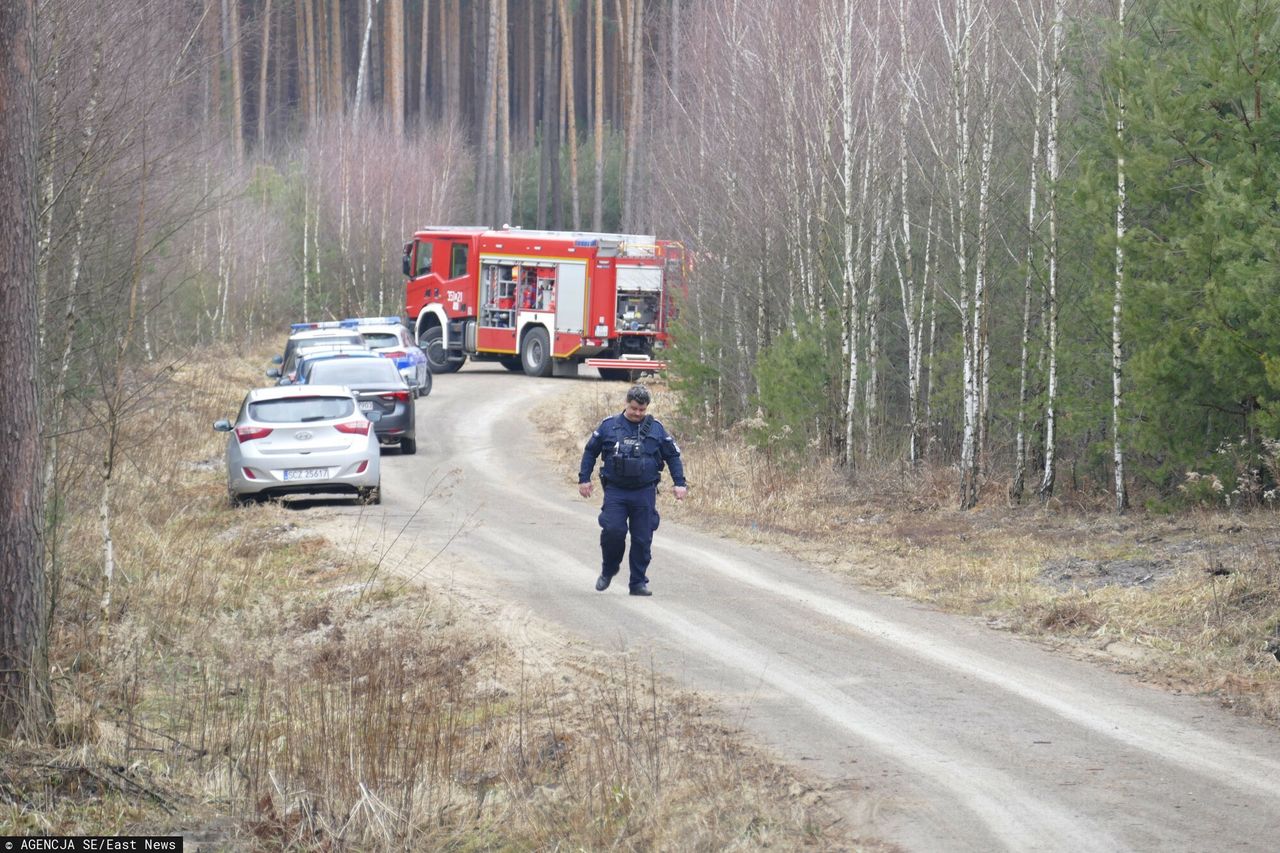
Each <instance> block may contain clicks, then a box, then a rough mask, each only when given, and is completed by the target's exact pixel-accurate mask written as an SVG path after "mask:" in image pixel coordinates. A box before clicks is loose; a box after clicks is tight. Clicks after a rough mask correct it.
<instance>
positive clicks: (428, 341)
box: [418, 326, 462, 373]
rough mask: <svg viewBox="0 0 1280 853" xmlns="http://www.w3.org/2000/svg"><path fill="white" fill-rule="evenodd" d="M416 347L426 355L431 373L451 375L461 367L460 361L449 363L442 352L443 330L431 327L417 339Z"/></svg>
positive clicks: (447, 356) (446, 355)
mask: <svg viewBox="0 0 1280 853" xmlns="http://www.w3.org/2000/svg"><path fill="white" fill-rule="evenodd" d="M418 346H420V347H422V351H423V352H424V353H426V354H427V366H428V367H430V368H431V372H432V373H453V372H455V371H457V370H458V369H460V368H461V367H462V362H461V361H450V360H449V355H448V353H446V352H445V350H444V330H443V329H441V328H440V327H439V326H432V327H431V328H430V329H427V330H426V331H424V332H423V333H422V337H420V338H418Z"/></svg>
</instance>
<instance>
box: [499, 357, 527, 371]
mask: <svg viewBox="0 0 1280 853" xmlns="http://www.w3.org/2000/svg"><path fill="white" fill-rule="evenodd" d="M498 364H501V365H502V366H503V367H505V368H506V369H507V370H510V371H511V372H512V373H519V372H520V371H522V370H524V363H523V362H522V361H521V360H520V356H518V355H506V356H503V357H502V358H500V359H498Z"/></svg>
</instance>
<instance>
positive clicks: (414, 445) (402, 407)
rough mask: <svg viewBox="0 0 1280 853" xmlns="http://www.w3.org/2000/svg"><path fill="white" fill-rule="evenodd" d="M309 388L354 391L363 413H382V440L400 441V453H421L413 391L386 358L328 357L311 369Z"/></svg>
mask: <svg viewBox="0 0 1280 853" xmlns="http://www.w3.org/2000/svg"><path fill="white" fill-rule="evenodd" d="M306 380H307V385H304V386H301V387H304V388H305V387H308V386H310V385H312V384H316V385H343V386H346V387H347V388H350V389H351V391H352V392H353V393H354V394H355V397H356V399H357V400H358V401H359V403H360V410H361V411H362V412H365V413H367V414H374V413H376V414H378V415H379V420H378V424H377V433H378V438H379V439H381V440H382V441H383V442H387V443H392V442H398V443H399V445H400V452H401V453H404V454H412V453H416V452H417V451H418V439H417V433H416V431H415V425H414V411H413V409H414V406H413V391H412V390H411V389H410V388H409V386H408V385H407V384H406V383H405V381H404V377H403V376H401V375H400V371H399V370H397V369H396V366H395V364H394V363H393V362H391V361H390V360H389V359H385V358H356V357H352V358H326V359H321V360H317V361H316V362H315V363H314V364H312V365H311V366H310V367H309V368H308V373H307V377H306Z"/></svg>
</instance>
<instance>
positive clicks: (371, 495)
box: [357, 486, 382, 504]
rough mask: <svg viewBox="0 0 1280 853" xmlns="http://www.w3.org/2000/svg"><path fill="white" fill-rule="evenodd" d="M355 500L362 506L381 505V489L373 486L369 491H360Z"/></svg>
mask: <svg viewBox="0 0 1280 853" xmlns="http://www.w3.org/2000/svg"><path fill="white" fill-rule="evenodd" d="M357 499H358V500H359V501H360V503H362V504H380V503H382V487H381V486H374V487H373V488H369V489H361V490H360V492H359V495H358V497H357Z"/></svg>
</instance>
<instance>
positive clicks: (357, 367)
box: [307, 358, 400, 385]
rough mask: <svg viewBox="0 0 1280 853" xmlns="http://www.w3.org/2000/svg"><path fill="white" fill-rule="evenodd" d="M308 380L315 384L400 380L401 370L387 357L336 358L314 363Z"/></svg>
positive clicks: (351, 383) (352, 383)
mask: <svg viewBox="0 0 1280 853" xmlns="http://www.w3.org/2000/svg"><path fill="white" fill-rule="evenodd" d="M307 381H308V382H310V383H311V384H313V385H359V384H361V383H365V382H368V383H375V384H377V383H383V382H399V381H400V371H398V370H396V366H395V364H394V363H393V362H391V361H388V360H387V359H385V358H334V359H330V360H328V361H317V362H316V363H315V364H313V365H312V366H311V373H310V375H309V377H308V379H307Z"/></svg>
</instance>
